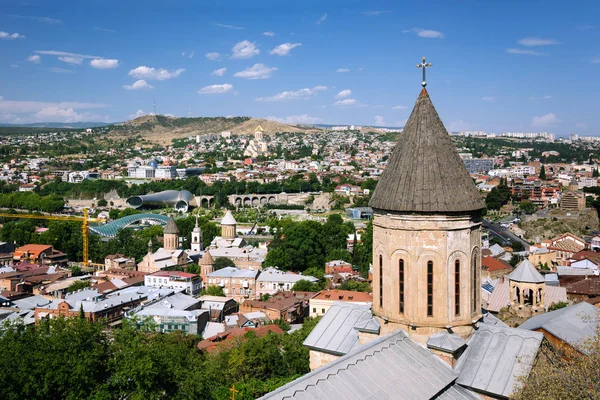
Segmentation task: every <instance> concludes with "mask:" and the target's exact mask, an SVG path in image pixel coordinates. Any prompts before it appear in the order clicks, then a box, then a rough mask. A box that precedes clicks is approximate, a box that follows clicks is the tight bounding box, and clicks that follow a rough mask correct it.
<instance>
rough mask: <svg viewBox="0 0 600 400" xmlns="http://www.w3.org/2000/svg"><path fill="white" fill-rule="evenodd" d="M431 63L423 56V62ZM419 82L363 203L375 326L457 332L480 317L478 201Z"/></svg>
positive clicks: (418, 335) (422, 333)
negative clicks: (369, 229) (369, 218)
mask: <svg viewBox="0 0 600 400" xmlns="http://www.w3.org/2000/svg"><path fill="white" fill-rule="evenodd" d="M426 66H430V64H426ZM425 84H426V83H425V79H423V89H422V90H421V93H420V95H419V97H418V98H417V101H416V104H415V106H414V108H413V111H412V113H411V115H410V118H409V119H408V122H407V123H406V126H405V127H404V131H403V132H402V133H401V134H400V139H399V141H398V144H397V145H396V147H395V148H394V150H393V152H392V154H391V155H390V158H389V164H388V166H387V168H386V169H385V171H384V173H383V175H382V176H381V180H380V181H379V183H378V184H377V187H376V189H375V192H374V193H373V197H372V198H371V201H370V203H369V205H370V206H371V207H373V211H374V217H373V313H374V314H375V315H376V316H377V317H379V319H380V322H381V327H382V334H384V333H386V332H389V331H393V330H395V329H398V328H402V329H405V330H406V331H407V332H408V333H409V334H410V335H411V336H413V337H414V338H415V339H416V340H418V341H420V342H425V341H426V340H427V338H428V337H429V336H430V335H432V334H433V333H436V332H440V331H451V332H453V333H456V334H459V335H461V336H463V337H466V336H468V335H470V334H471V333H472V331H473V325H474V321H477V320H478V319H480V318H481V315H482V314H481V299H480V296H481V294H480V292H481V277H480V274H481V250H480V249H481V210H482V209H483V208H484V202H483V199H482V197H481V195H480V194H479V191H478V190H477V188H476V187H475V184H474V183H473V181H472V179H471V177H470V176H469V174H468V172H467V170H466V168H465V166H464V164H463V161H462V160H461V158H460V157H459V155H458V152H457V151H456V148H455V147H454V144H453V143H452V141H451V139H450V135H448V132H447V131H446V128H445V127H444V124H443V123H442V121H441V120H440V117H439V116H438V114H437V112H436V110H435V108H434V106H433V103H432V102H431V99H430V97H429V94H428V93H427V90H426V89H425Z"/></svg>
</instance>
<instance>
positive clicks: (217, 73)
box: [211, 67, 227, 76]
mask: <svg viewBox="0 0 600 400" xmlns="http://www.w3.org/2000/svg"><path fill="white" fill-rule="evenodd" d="M225 71H227V68H225V67H223V68H219V69H215V70H214V71H213V72H212V73H211V75H215V76H223V74H224V73H225Z"/></svg>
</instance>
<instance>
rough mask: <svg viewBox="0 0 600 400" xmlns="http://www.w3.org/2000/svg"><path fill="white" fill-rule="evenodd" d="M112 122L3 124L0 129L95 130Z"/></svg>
mask: <svg viewBox="0 0 600 400" xmlns="http://www.w3.org/2000/svg"><path fill="white" fill-rule="evenodd" d="M112 124H114V122H36V123H33V124H4V123H0V127H8V128H12V127H14V128H56V129H84V128H95V127H97V126H108V125H112Z"/></svg>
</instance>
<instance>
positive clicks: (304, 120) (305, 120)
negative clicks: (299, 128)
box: [266, 114, 321, 125]
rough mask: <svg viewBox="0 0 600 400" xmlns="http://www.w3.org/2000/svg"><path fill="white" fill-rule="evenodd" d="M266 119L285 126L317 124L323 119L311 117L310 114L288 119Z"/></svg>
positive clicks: (291, 116) (293, 116) (292, 116)
mask: <svg viewBox="0 0 600 400" xmlns="http://www.w3.org/2000/svg"><path fill="white" fill-rule="evenodd" d="M266 119H268V120H271V121H277V122H281V123H283V124H290V125H297V124H317V123H319V122H321V118H316V117H311V116H309V115H308V114H302V115H290V116H288V117H283V118H277V117H267V118H266Z"/></svg>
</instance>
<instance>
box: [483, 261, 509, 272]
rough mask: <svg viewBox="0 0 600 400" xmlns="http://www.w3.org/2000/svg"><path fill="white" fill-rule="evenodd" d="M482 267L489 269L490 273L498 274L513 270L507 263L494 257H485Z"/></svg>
mask: <svg viewBox="0 0 600 400" xmlns="http://www.w3.org/2000/svg"><path fill="white" fill-rule="evenodd" d="M481 266H482V267H483V268H485V269H487V270H488V271H489V272H498V271H504V270H512V269H513V267H512V266H511V265H510V264H509V263H507V262H506V261H502V260H497V259H495V258H494V257H483V258H482V259H481Z"/></svg>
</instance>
